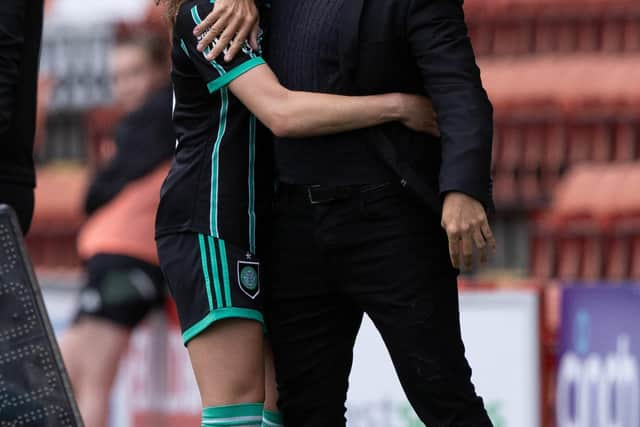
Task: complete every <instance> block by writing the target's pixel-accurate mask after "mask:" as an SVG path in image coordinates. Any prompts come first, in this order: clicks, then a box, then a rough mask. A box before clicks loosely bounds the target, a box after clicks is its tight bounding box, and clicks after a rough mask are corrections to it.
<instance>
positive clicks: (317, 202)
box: [307, 185, 334, 205]
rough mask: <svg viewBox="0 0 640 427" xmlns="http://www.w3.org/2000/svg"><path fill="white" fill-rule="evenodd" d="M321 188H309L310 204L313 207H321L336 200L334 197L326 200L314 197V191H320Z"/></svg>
mask: <svg viewBox="0 0 640 427" xmlns="http://www.w3.org/2000/svg"><path fill="white" fill-rule="evenodd" d="M319 188H321V186H320V185H310V186H308V187H307V196H308V197H309V203H311V204H312V205H321V204H323V203H329V202H331V201H333V200H334V197H327V198H324V199H316V198H315V197H314V191H313V190H314V189H319Z"/></svg>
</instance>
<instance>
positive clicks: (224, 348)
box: [187, 319, 265, 408]
mask: <svg viewBox="0 0 640 427" xmlns="http://www.w3.org/2000/svg"><path fill="white" fill-rule="evenodd" d="M263 341H264V338H263V330H262V325H260V324H259V323H258V322H255V321H253V320H245V319H229V320H223V321H220V322H217V323H215V324H214V325H213V326H211V327H210V328H208V329H207V330H206V331H204V332H203V333H202V334H200V335H198V336H197V337H196V338H194V339H193V340H192V341H191V342H189V344H188V346H187V348H188V350H189V356H190V357H191V365H192V366H193V371H194V373H195V376H196V381H197V383H198V388H199V389H200V396H201V397H202V405H203V407H205V408H207V407H216V406H221V405H233V404H243V403H258V402H259V403H262V402H263V401H264V398H265V385H264V349H263V345H264V344H263Z"/></svg>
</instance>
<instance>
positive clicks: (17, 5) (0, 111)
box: [0, 0, 43, 234]
mask: <svg viewBox="0 0 640 427" xmlns="http://www.w3.org/2000/svg"><path fill="white" fill-rule="evenodd" d="M42 17H43V0H2V1H1V2H0V204H8V205H9V206H11V207H12V208H13V209H14V210H15V211H16V213H17V216H18V220H19V222H20V226H21V228H22V232H23V233H24V234H26V233H27V231H28V230H29V227H30V225H31V219H32V217H33V206H34V197H33V189H34V187H35V184H36V180H35V168H34V163H33V144H34V133H35V122H36V100H37V85H38V83H37V82H38V68H39V62H40V42H41V39H42Z"/></svg>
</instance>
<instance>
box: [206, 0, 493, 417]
mask: <svg viewBox="0 0 640 427" xmlns="http://www.w3.org/2000/svg"><path fill="white" fill-rule="evenodd" d="M226 3H230V2H229V1H227V2H226ZM250 3H251V1H250V0H235V4H245V5H246V4H250ZM271 3H272V4H271V7H270V8H269V11H270V12H269V14H270V15H271V16H270V21H269V25H268V28H267V33H268V34H267V42H268V43H267V46H268V51H267V61H268V62H269V64H270V65H271V67H272V68H273V70H274V71H275V73H276V75H277V76H278V78H279V79H280V81H281V83H282V84H283V85H284V86H286V87H287V88H289V89H291V90H304V91H314V92H326V93H333V94H340V95H370V94H377V93H384V92H390V91H399V92H406V93H414V94H423V95H426V96H428V97H429V98H430V99H431V100H432V102H433V105H434V109H435V111H436V113H437V115H438V124H439V127H440V134H441V136H440V137H439V138H436V137H430V136H427V135H424V134H418V133H416V132H413V131H411V130H409V129H405V128H402V127H401V126H399V125H397V124H394V123H389V124H384V125H381V126H377V127H374V128H369V129H365V130H359V131H352V132H345V133H341V134H337V135H330V136H324V137H316V138H275V153H276V155H275V161H276V170H277V173H278V178H279V185H278V191H277V194H276V200H275V203H274V206H275V212H274V217H275V218H274V226H273V246H272V257H271V259H270V262H269V264H268V268H269V270H270V282H269V286H270V289H269V294H268V295H267V307H266V309H267V324H268V328H269V337H270V339H271V343H272V346H273V349H274V354H275V364H276V373H277V380H278V387H279V393H280V400H279V407H280V410H281V411H282V413H283V416H284V423H285V425H289V426H295V427H326V426H331V427H336V426H344V425H345V417H344V415H345V407H344V402H345V398H346V393H347V388H348V375H349V371H350V368H351V364H352V348H353V344H354V341H355V338H356V335H357V332H358V329H359V327H360V323H361V320H362V317H363V314H364V313H366V314H367V315H368V316H369V317H370V318H371V319H372V320H373V322H374V324H375V325H376V327H377V328H378V330H379V331H380V333H381V334H382V337H383V339H384V341H385V344H386V346H387V348H388V349H389V352H390V355H391V358H392V359H393V362H394V366H395V368H396V371H397V373H398V375H399V378H400V381H401V383H402V386H403V388H404V390H405V392H406V394H407V397H408V398H409V400H410V403H411V404H412V406H413V408H414V409H415V410H416V412H417V414H418V416H419V417H420V419H421V420H422V421H423V422H424V423H425V424H427V425H428V426H460V427H462V426H473V427H485V426H491V425H492V424H491V421H490V419H489V417H488V415H487V413H486V411H485V409H484V404H483V401H482V399H481V398H480V397H479V396H478V395H477V394H476V392H475V389H474V386H473V385H472V383H471V369H470V367H469V364H468V363H467V360H466V358H465V355H464V345H463V342H462V338H461V333H460V322H459V309H458V293H457V280H456V278H457V275H458V267H464V268H465V269H466V268H470V267H472V264H473V252H474V247H475V249H476V250H477V251H478V252H479V255H480V258H481V260H485V259H486V258H487V255H488V252H489V251H490V250H491V249H495V240H494V238H493V235H492V232H491V228H490V227H489V224H488V220H487V211H490V210H491V209H492V208H493V203H492V197H491V177H490V166H491V165H490V163H491V144H492V136H493V125H492V114H493V110H492V106H491V103H490V101H489V99H488V97H487V94H486V92H485V90H484V89H483V87H482V82H481V79H480V71H479V69H478V67H477V65H476V61H475V57H474V53H473V49H472V46H471V42H470V40H469V37H468V34H467V27H466V24H465V19H464V13H463V8H462V1H461V0H273V1H272V2H271ZM243 7H244V6H243ZM237 8H240V6H238V7H237ZM206 25H213V26H214V27H216V26H218V24H217V23H215V22H212V21H208V22H207V23H206ZM204 29H205V28H204V27H203V26H200V27H198V28H197V29H196V32H202V31H203V30H204ZM219 32H220V28H218V29H217V30H216V31H215V33H219ZM209 37H213V36H212V35H211V34H210V35H208V36H207V35H205V36H204V37H203V39H202V41H201V44H202V45H205V46H206V45H207V44H208V43H209V42H210V41H211V40H209Z"/></svg>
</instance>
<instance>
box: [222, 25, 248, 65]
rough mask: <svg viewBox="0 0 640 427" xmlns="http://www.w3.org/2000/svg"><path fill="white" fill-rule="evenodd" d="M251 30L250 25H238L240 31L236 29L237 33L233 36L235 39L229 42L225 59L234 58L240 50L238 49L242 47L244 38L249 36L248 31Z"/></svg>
mask: <svg viewBox="0 0 640 427" xmlns="http://www.w3.org/2000/svg"><path fill="white" fill-rule="evenodd" d="M251 30H252V27H249V26H246V25H243V26H241V27H240V31H238V34H237V35H236V36H235V39H233V40H232V42H231V47H230V48H229V51H228V52H227V54H226V55H225V56H224V60H225V61H231V60H232V59H233V58H235V56H236V55H237V54H238V52H240V49H241V48H242V45H243V44H244V42H245V40H247V39H248V38H249V32H250V31H251ZM223 37H224V36H223Z"/></svg>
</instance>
